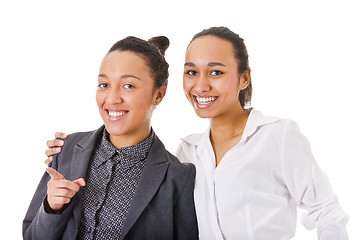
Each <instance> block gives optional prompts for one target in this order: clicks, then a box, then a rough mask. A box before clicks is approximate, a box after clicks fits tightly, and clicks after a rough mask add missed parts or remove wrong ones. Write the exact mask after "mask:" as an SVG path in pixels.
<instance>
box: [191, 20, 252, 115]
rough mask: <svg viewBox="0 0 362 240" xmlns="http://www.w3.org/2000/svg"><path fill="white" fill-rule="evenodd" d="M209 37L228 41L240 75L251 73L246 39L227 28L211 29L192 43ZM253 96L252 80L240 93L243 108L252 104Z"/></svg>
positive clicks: (197, 36) (202, 33) (197, 35)
mask: <svg viewBox="0 0 362 240" xmlns="http://www.w3.org/2000/svg"><path fill="white" fill-rule="evenodd" d="M208 35H211V36H215V37H218V38H221V39H224V40H227V41H229V42H230V43H231V44H232V45H233V47H234V52H235V59H236V61H237V63H238V71H239V74H243V73H245V71H250V67H249V55H248V51H247V49H246V46H245V44H244V39H242V38H241V37H240V36H239V35H238V34H236V33H234V32H233V31H231V30H230V29H229V28H227V27H211V28H208V29H204V30H203V31H201V32H199V33H197V34H196V35H195V36H194V37H193V38H192V40H191V42H192V41H193V40H195V39H196V38H199V37H202V36H208ZM191 42H190V43H191ZM251 95H252V85H251V79H250V83H249V85H248V87H247V88H245V89H244V90H241V91H240V92H239V102H240V104H241V106H242V107H243V108H244V106H245V105H246V104H248V103H250V102H251Z"/></svg>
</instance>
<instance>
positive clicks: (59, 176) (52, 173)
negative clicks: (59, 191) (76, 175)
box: [46, 167, 65, 180]
mask: <svg viewBox="0 0 362 240" xmlns="http://www.w3.org/2000/svg"><path fill="white" fill-rule="evenodd" d="M46 171H47V173H49V175H50V177H51V178H52V179H54V180H62V179H65V178H64V177H63V175H62V174H60V173H59V172H57V170H55V169H54V168H51V167H48V168H46Z"/></svg>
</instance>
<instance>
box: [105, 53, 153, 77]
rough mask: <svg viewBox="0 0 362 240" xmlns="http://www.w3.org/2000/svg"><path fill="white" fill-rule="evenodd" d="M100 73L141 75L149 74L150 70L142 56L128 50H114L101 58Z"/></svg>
mask: <svg viewBox="0 0 362 240" xmlns="http://www.w3.org/2000/svg"><path fill="white" fill-rule="evenodd" d="M102 71H107V72H122V73H129V72H132V73H139V74H142V73H149V72H150V69H149V67H148V65H147V63H146V61H145V59H144V58H143V57H142V55H140V54H137V53H135V52H132V51H128V50H127V51H119V50H115V51H112V52H110V53H108V54H107V55H106V56H105V57H104V58H103V61H102V63H101V66H100V72H102Z"/></svg>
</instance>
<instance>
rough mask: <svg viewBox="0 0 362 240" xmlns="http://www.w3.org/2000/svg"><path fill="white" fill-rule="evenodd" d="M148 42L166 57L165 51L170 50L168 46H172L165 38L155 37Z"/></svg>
mask: <svg viewBox="0 0 362 240" xmlns="http://www.w3.org/2000/svg"><path fill="white" fill-rule="evenodd" d="M148 42H150V43H152V44H153V45H155V46H156V47H157V48H158V49H159V50H160V52H161V54H162V55H165V51H166V49H167V48H168V46H169V45H170V41H169V40H168V38H167V37H165V36H158V37H153V38H151V39H149V40H148Z"/></svg>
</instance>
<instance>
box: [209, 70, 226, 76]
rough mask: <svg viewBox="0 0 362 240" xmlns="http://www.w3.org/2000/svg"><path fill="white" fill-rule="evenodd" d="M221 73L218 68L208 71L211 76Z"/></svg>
mask: <svg viewBox="0 0 362 240" xmlns="http://www.w3.org/2000/svg"><path fill="white" fill-rule="evenodd" d="M221 74H223V72H221V71H219V70H212V71H211V72H210V75H211V76H219V75H221Z"/></svg>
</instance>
